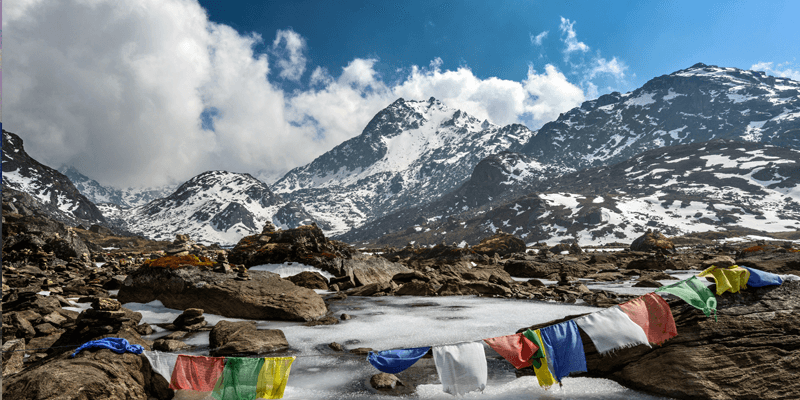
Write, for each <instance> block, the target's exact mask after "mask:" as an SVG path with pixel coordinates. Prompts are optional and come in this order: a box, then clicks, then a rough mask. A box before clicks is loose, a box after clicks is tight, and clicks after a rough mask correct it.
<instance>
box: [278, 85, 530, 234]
mask: <svg viewBox="0 0 800 400" xmlns="http://www.w3.org/2000/svg"><path fill="white" fill-rule="evenodd" d="M532 135H533V132H532V131H531V130H529V129H528V128H526V127H524V126H522V125H508V126H505V127H500V126H497V125H494V124H491V123H490V122H488V121H479V120H478V119H476V118H475V117H472V116H470V115H468V114H466V113H464V112H462V111H460V110H454V109H450V108H448V107H446V106H445V105H444V104H442V103H441V102H439V101H438V100H436V99H434V98H430V99H429V100H428V101H410V100H409V101H406V100H404V99H398V100H397V101H395V102H394V103H392V104H391V105H389V106H388V107H387V108H385V109H384V110H382V111H381V112H379V113H378V114H377V115H375V117H374V118H373V119H372V121H370V123H369V124H368V125H367V126H366V128H364V130H363V132H362V133H361V134H360V135H359V136H357V137H354V138H352V139H350V140H347V141H346V142H344V143H342V144H340V145H338V146H336V147H335V148H334V149H333V150H331V151H329V152H327V153H325V154H323V155H322V156H320V157H319V158H317V159H316V160H314V161H313V162H311V163H310V164H308V165H305V166H302V167H299V168H295V169H293V170H292V171H289V173H287V174H286V175H285V176H284V177H283V178H282V179H281V180H279V181H278V182H276V183H275V185H274V186H273V189H274V190H275V191H276V192H277V193H279V194H281V196H283V197H284V198H287V199H291V200H294V201H296V202H298V203H301V204H303V205H304V206H305V207H306V209H307V210H308V211H309V213H311V214H312V215H314V216H315V217H316V218H317V220H319V221H321V224H322V227H323V229H325V230H326V233H329V234H337V233H344V232H347V231H348V230H350V229H352V228H353V227H358V226H361V225H362V224H364V223H366V222H368V221H370V220H373V219H375V218H377V217H380V216H382V215H386V214H388V213H391V212H393V211H395V210H399V209H403V208H407V207H411V206H414V205H418V204H422V203H427V202H429V201H432V200H434V199H436V198H438V197H439V196H441V195H442V194H444V193H447V192H449V191H451V190H453V189H455V188H457V187H458V186H459V185H461V184H462V183H463V182H464V181H465V180H466V179H468V178H469V176H470V174H471V173H472V171H473V169H474V168H475V166H476V165H477V164H478V163H479V162H480V161H481V160H482V159H484V158H486V157H488V156H490V155H492V154H495V153H499V152H501V151H505V150H512V151H513V150H518V149H519V148H520V147H521V146H522V145H523V144H524V143H525V142H527V140H528V139H529V138H530V137H531V136H532Z"/></svg>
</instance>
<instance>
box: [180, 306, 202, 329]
mask: <svg viewBox="0 0 800 400" xmlns="http://www.w3.org/2000/svg"><path fill="white" fill-rule="evenodd" d="M172 324H173V325H175V330H181V331H189V332H192V331H197V330H200V328H203V327H204V326H206V325H207V324H208V322H206V317H204V316H203V310H202V309H200V308H187V309H186V310H184V311H183V314H181V315H179V316H178V318H175V321H173V322H172Z"/></svg>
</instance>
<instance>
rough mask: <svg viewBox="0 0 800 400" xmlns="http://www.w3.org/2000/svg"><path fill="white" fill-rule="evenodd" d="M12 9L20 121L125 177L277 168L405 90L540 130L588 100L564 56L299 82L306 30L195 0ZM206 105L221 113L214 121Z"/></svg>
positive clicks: (435, 64)
mask: <svg viewBox="0 0 800 400" xmlns="http://www.w3.org/2000/svg"><path fill="white" fill-rule="evenodd" d="M4 11H6V20H5V21H4V23H5V32H4V33H5V35H6V39H7V41H8V42H10V43H14V49H13V54H12V56H11V57H7V58H6V60H4V61H6V64H5V65H4V67H5V68H4V69H5V71H4V72H5V74H6V78H7V80H6V82H7V85H6V88H5V89H6V90H5V93H3V94H4V96H5V97H4V99H3V100H4V103H5V106H6V109H7V110H6V111H7V113H6V121H5V122H6V124H5V127H6V129H9V130H11V131H12V132H16V133H19V134H20V135H21V136H22V138H23V139H24V140H25V144H26V149H27V150H28V151H29V152H30V153H31V155H32V156H33V157H35V158H37V159H38V160H40V161H42V162H44V163H45V164H48V165H51V166H54V167H58V166H60V165H62V164H67V165H74V166H75V167H77V168H78V169H79V170H81V171H82V172H84V173H85V174H87V175H89V176H91V177H92V178H94V179H97V180H98V181H100V182H101V183H103V184H110V185H114V186H117V187H126V186H141V185H159V184H165V183H178V182H181V181H183V180H186V179H188V178H190V177H191V176H193V175H196V174H198V173H200V172H203V171H206V170H212V169H224V170H229V171H236V172H251V173H262V174H263V175H271V176H276V175H277V174H279V173H281V172H285V171H287V170H289V169H291V168H293V167H297V166H300V165H304V164H306V163H308V162H310V161H312V160H313V159H314V158H316V157H317V156H319V155H320V154H322V153H324V152H325V151H327V150H329V149H331V148H333V147H334V146H335V145H337V144H339V143H341V142H342V141H344V140H347V139H349V138H351V137H354V136H356V135H358V134H360V133H361V131H362V130H363V128H364V126H366V124H367V123H368V122H369V120H370V119H371V118H372V117H373V116H374V115H375V114H376V113H377V112H378V111H380V110H381V109H383V108H384V107H386V106H387V105H389V104H390V103H391V102H393V101H394V100H396V99H397V98H398V97H404V98H406V99H422V100H424V99H427V98H429V97H431V96H433V97H436V98H437V99H440V100H441V101H442V102H444V103H445V104H446V105H448V106H449V107H451V108H458V109H462V110H464V111H466V112H468V113H470V114H472V115H474V116H476V117H478V118H481V119H488V120H490V121H492V122H494V123H497V124H508V123H512V122H522V121H523V120H524V121H525V122H527V123H528V124H529V126H531V127H532V128H536V127H537V126H538V125H541V124H543V123H545V122H547V121H549V120H552V119H554V118H556V117H557V116H558V114H559V113H561V112H564V111H567V110H568V109H570V108H572V107H574V106H577V105H579V104H580V102H581V101H583V100H584V93H583V91H582V90H581V88H579V87H578V86H576V85H574V84H572V83H570V82H569V81H568V80H567V79H566V77H565V76H564V74H562V73H561V72H559V71H558V70H557V69H556V68H555V67H554V66H552V65H547V66H545V68H544V71H543V72H537V71H536V70H534V69H533V68H530V69H529V71H528V75H527V77H526V79H525V80H523V81H521V82H518V81H512V80H503V79H498V78H479V77H477V76H476V75H475V74H474V73H473V72H472V71H471V70H470V69H469V68H468V67H466V66H462V67H460V68H458V69H456V70H443V69H442V61H441V60H439V59H434V60H433V61H432V62H431V64H430V65H429V66H425V67H418V66H411V67H410V68H408V69H406V70H405V71H406V72H405V73H404V74H401V76H400V78H399V79H396V80H394V81H392V82H387V81H386V80H385V79H384V78H383V77H382V76H381V75H380V74H379V73H378V72H377V71H376V63H377V62H378V60H376V59H374V58H356V59H353V60H352V61H350V62H349V63H348V65H346V66H345V67H343V68H342V69H341V70H339V71H328V70H326V69H325V68H322V67H315V68H314V69H313V70H312V72H311V74H310V76H309V77H308V78H307V79H308V87H307V88H305V89H300V90H296V91H294V92H292V93H285V92H284V91H283V90H281V89H280V87H279V86H278V85H276V84H275V83H274V82H275V81H278V80H282V79H285V80H291V81H293V82H298V83H300V84H301V86H302V85H303V81H304V80H303V75H304V73H305V70H306V68H308V66H307V64H308V61H307V59H306V55H305V53H306V51H307V44H306V41H305V39H304V38H303V37H302V36H301V35H300V34H299V33H297V32H294V31H292V30H290V29H286V30H279V31H278V32H276V36H275V38H274V40H272V41H271V46H270V47H269V49H268V54H259V53H256V52H254V48H255V47H256V46H257V45H259V44H261V43H263V40H264V39H263V38H262V37H260V36H259V35H256V34H241V33H239V32H237V31H236V30H234V29H233V28H231V27H229V26H227V25H223V24H217V23H214V22H211V21H209V20H208V17H207V15H206V13H205V10H203V9H202V7H200V6H199V4H198V3H197V2H195V1H191V0H137V1H135V2H134V1H129V2H123V1H116V0H105V1H103V0H98V1H94V2H86V1H83V0H72V1H68V0H64V1H59V2H39V1H29V2H24V1H19V2H13V3H9V4H7V5H6V9H5V10H4ZM63 21H70V23H69V24H65V23H63ZM570 24H571V23H570ZM613 61H614V59H612V61H610V62H608V63H607V64H613ZM622 71H624V69H622ZM271 79H273V80H275V81H271ZM209 110H213V112H211V113H210V112H209ZM9 111H10V112H9ZM202 116H206V118H209V117H210V118H211V119H212V121H211V122H212V123H211V124H206V125H205V127H206V128H205V129H204V124H203V121H202ZM209 126H213V129H209V128H208V127H209Z"/></svg>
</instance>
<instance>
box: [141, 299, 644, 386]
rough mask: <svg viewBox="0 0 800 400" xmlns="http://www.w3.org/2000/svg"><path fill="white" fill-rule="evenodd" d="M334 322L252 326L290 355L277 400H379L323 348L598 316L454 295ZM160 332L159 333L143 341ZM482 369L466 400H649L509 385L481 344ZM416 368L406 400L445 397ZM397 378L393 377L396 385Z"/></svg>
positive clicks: (361, 361) (149, 311)
mask: <svg viewBox="0 0 800 400" xmlns="http://www.w3.org/2000/svg"><path fill="white" fill-rule="evenodd" d="M125 307H127V308H129V309H131V310H134V311H139V312H141V313H142V314H143V316H144V318H143V320H142V322H147V323H150V324H156V323H164V322H172V320H174V319H175V318H176V317H177V316H178V315H180V313H181V311H180V310H172V309H168V308H166V307H164V306H163V305H161V303H160V302H158V301H154V302H151V303H147V304H139V303H127V304H125ZM331 309H332V311H333V312H334V315H335V316H337V317H338V316H339V315H341V314H342V313H347V314H349V315H350V316H351V317H352V319H350V320H347V321H341V323H339V324H336V325H325V326H314V327H307V326H303V325H302V324H301V323H293V322H270V321H259V322H258V326H259V327H260V328H271V329H275V328H277V329H281V330H283V332H284V333H285V335H286V338H287V340H288V341H289V344H290V346H291V349H290V351H289V353H290V354H292V355H295V356H297V360H296V361H295V362H294V364H293V366H292V372H291V375H290V378H289V383H288V385H287V387H286V392H285V394H284V398H285V399H310V398H314V399H387V398H390V397H387V396H385V395H381V394H377V393H375V392H374V391H373V389H371V388H370V387H369V383H368V381H369V378H370V377H371V376H372V375H373V374H376V373H378V372H379V371H377V370H376V369H374V368H373V367H372V366H371V365H370V364H369V363H368V362H367V361H366V359H365V358H366V357H364V356H356V355H353V354H350V353H346V352H345V353H337V352H334V351H333V350H331V349H330V348H329V347H328V344H329V343H331V342H337V343H340V344H342V345H344V347H345V349H353V348H357V347H369V348H373V349H375V350H385V349H395V348H408V347H420V346H431V345H437V344H447V343H455V342H461V341H478V340H481V339H484V338H490V337H495V336H501V335H507V334H513V333H515V332H516V330H517V329H519V328H522V327H524V326H529V325H532V324H536V323H541V322H547V321H551V320H554V319H557V318H562V317H565V316H567V315H574V314H581V313H586V312H592V311H595V310H598V309H597V308H595V307H588V306H582V305H565V304H557V303H546V302H541V301H532V300H511V299H499V298H479V297H474V296H454V297H415V296H403V297H348V298H347V299H346V300H340V301H332V302H331ZM222 319H225V320H229V321H235V320H236V319H234V318H224V317H220V316H216V315H210V314H206V320H207V321H208V322H209V324H212V325H213V324H215V323H217V322H218V321H219V320H222ZM166 333H168V332H164V331H162V332H160V333H156V334H154V335H152V336H151V337H149V339H154V338H157V337H158V336H160V335H163V334H166ZM186 342H187V343H189V344H192V345H195V346H198V347H197V348H196V349H194V350H193V351H190V352H185V353H186V354H202V355H207V354H208V353H207V349H208V332H204V333H200V334H196V335H195V336H193V337H192V338H190V339H188V340H186ZM485 349H486V355H487V359H488V363H489V381H488V384H487V387H486V390H485V391H484V392H483V393H471V394H468V395H467V396H465V397H464V398H467V399H471V398H475V399H478V398H479V399H485V400H495V399H657V398H659V397H653V396H649V395H645V394H642V393H639V392H636V391H633V390H630V389H627V388H624V387H622V386H620V385H619V384H617V383H615V382H613V381H609V380H605V379H592V378H565V379H564V381H563V383H564V386H563V387H562V388H559V387H553V388H551V389H550V390H547V391H545V390H544V389H542V388H540V387H539V385H538V383H537V381H536V378H535V377H522V378H519V379H517V378H516V376H515V374H514V369H513V367H512V366H511V364H509V363H508V362H506V361H505V360H503V359H502V358H500V357H499V355H497V353H495V352H494V351H493V350H491V349H490V348H489V347H488V346H485ZM420 363H427V364H428V365H427V368H426V369H424V370H423V371H425V372H426V373H427V374H428V375H429V376H428V377H427V379H423V380H426V381H427V382H430V383H427V384H420V385H419V386H418V387H417V391H416V395H415V396H413V397H414V398H419V399H451V398H453V396H451V395H449V394H446V393H444V392H442V386H441V384H439V383H438V377H437V376H436V372H435V369H433V362H432V360H430V359H423V360H420ZM402 374H403V373H401V374H399V376H400V377H401V379H402V378H403V375H402Z"/></svg>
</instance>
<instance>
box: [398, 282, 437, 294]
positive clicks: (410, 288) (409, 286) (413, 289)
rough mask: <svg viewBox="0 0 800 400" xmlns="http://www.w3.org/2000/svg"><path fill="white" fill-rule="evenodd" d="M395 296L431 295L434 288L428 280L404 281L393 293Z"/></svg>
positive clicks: (433, 292) (434, 291)
mask: <svg viewBox="0 0 800 400" xmlns="http://www.w3.org/2000/svg"><path fill="white" fill-rule="evenodd" d="M394 294H395V295H396V296H433V295H435V294H436V290H434V288H433V287H432V286H431V284H430V283H428V282H423V281H411V282H408V283H404V284H403V285H402V286H400V289H397V291H396V292H395V293H394Z"/></svg>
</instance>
